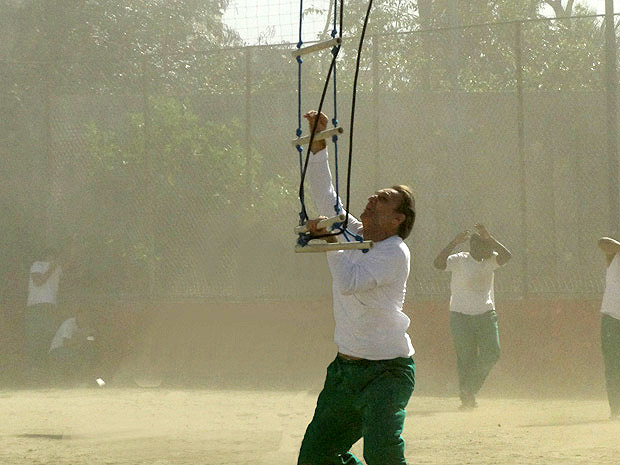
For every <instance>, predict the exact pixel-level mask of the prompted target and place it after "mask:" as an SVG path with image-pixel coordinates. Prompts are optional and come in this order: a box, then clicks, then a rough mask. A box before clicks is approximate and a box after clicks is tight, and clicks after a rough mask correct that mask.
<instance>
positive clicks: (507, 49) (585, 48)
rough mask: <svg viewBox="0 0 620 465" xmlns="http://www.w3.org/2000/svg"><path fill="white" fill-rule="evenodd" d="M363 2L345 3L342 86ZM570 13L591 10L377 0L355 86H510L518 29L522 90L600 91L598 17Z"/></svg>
mask: <svg viewBox="0 0 620 465" xmlns="http://www.w3.org/2000/svg"><path fill="white" fill-rule="evenodd" d="M545 4H548V5H550V6H552V7H553V8H554V11H556V12H557V14H558V17H559V19H556V20H548V19H544V18H542V16H541V13H540V12H541V8H542V6H544V5H545ZM367 5H368V2H366V1H362V0H357V1H353V2H348V3H345V34H344V35H345V37H348V38H350V40H348V41H347V42H346V44H345V46H344V47H343V51H341V56H340V63H339V67H340V68H341V69H342V72H341V76H344V77H341V82H342V84H343V89H345V88H346V87H347V84H349V85H350V83H351V82H350V81H351V76H352V75H353V71H354V63H355V54H356V52H357V41H358V35H359V33H360V31H361V25H362V21H363V18H364V16H365V14H366V7H367ZM569 14H574V15H582V16H584V15H591V14H592V11H590V10H588V9H587V8H586V7H583V6H579V5H575V4H574V2H571V1H569V2H564V3H562V2H559V1H543V0H511V1H507V0H494V1H492V0H487V1H477V2H471V1H462V0H417V1H416V0H384V1H376V2H374V4H373V9H372V11H371V15H370V22H369V26H368V30H367V41H366V44H365V45H364V47H365V48H364V50H363V59H362V68H361V75H360V86H359V88H360V89H361V90H364V89H367V88H370V87H372V83H375V84H377V83H378V85H380V86H381V87H380V90H386V91H398V90H411V91H420V90H426V91H429V90H434V91H441V90H451V89H454V90H459V91H468V92H482V91H498V90H514V89H515V82H516V81H515V67H516V60H517V51H516V47H517V44H518V42H517V34H521V37H520V44H521V50H520V52H521V57H522V65H523V71H524V81H525V83H526V87H529V88H535V89H549V90H552V89H553V90H559V89H563V90H566V89H595V88H598V87H599V86H600V84H599V83H600V79H599V72H600V67H601V50H602V49H601V42H602V36H601V27H602V22H601V21H600V20H599V19H596V18H577V19H568V18H566V16H567V15H569ZM518 22H520V23H521V29H520V30H519V29H517V27H518V26H517V23H518ZM373 66H376V67H377V69H376V70H373ZM347 77H348V80H347Z"/></svg>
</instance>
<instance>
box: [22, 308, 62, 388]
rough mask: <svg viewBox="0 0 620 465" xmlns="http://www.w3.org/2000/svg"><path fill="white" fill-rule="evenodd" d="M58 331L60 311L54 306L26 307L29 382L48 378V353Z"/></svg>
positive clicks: (26, 346) (25, 322) (25, 326)
mask: <svg viewBox="0 0 620 465" xmlns="http://www.w3.org/2000/svg"><path fill="white" fill-rule="evenodd" d="M57 329H58V311H57V309H56V306H55V305H52V304H37V305H32V306H30V307H26V313H25V315H24V331H25V339H26V341H25V342H26V344H25V349H26V358H27V362H28V374H27V376H28V378H29V381H35V382H38V381H42V380H46V379H47V377H48V369H49V364H48V359H49V355H48V352H49V350H50V344H51V343H52V339H53V338H54V335H55V334H56V330H57Z"/></svg>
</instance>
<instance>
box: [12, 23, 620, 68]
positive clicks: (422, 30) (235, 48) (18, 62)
mask: <svg viewBox="0 0 620 465" xmlns="http://www.w3.org/2000/svg"><path fill="white" fill-rule="evenodd" d="M606 16H607V15H606V14H605V13H602V14H594V15H575V16H563V17H560V18H557V17H556V18H547V17H538V18H525V19H514V20H510V21H497V22H487V23H476V24H466V25H462V26H445V27H439V28H420V29H414V30H409V31H399V32H382V33H375V34H368V35H369V37H371V38H372V37H393V36H400V35H403V36H405V35H412V34H430V33H436V32H449V31H457V30H467V29H475V28H483V27H494V26H508V25H511V24H527V23H534V22H544V21H548V22H551V21H568V20H573V19H594V18H605V17H606ZM613 16H614V17H619V16H620V12H619V13H614V15H613ZM318 42H320V40H310V41H307V42H305V43H306V44H315V43H318ZM296 46H297V44H296V43H293V42H281V43H277V44H255V45H247V44H245V45H236V46H228V47H214V48H211V49H197V50H191V51H184V52H175V53H168V54H166V55H162V54H158V53H148V52H141V53H140V55H137V56H136V58H138V57H140V58H142V59H146V58H148V57H163V58H169V57H182V56H189V55H194V54H196V55H209V54H214V53H224V52H234V51H246V50H248V51H249V50H262V49H270V48H292V47H296ZM91 62H92V63H98V62H100V58H97V59H94V58H93V59H92V60H40V61H32V60H15V59H8V58H0V64H4V65H50V64H62V63H91Z"/></svg>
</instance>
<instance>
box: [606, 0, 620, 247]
mask: <svg viewBox="0 0 620 465" xmlns="http://www.w3.org/2000/svg"><path fill="white" fill-rule="evenodd" d="M616 66H617V51H616V31H615V27H614V2H613V0H605V97H606V98H605V100H606V102H607V118H606V123H607V159H608V164H609V227H610V233H611V234H616V235H617V234H620V230H619V227H620V218H619V215H620V211H619V209H620V198H619V194H620V193H619V191H618V73H617V70H616Z"/></svg>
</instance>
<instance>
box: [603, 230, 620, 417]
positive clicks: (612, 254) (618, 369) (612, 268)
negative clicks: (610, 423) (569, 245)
mask: <svg viewBox="0 0 620 465" xmlns="http://www.w3.org/2000/svg"><path fill="white" fill-rule="evenodd" d="M598 246H599V247H600V249H601V250H602V251H603V253H604V254H605V258H606V259H607V273H606V276H605V293H604V294H603V301H602V303H601V313H602V316H601V349H602V351H603V362H604V364H605V387H606V388H607V399H608V401H609V409H610V417H611V418H612V419H620V258H619V257H618V254H619V253H620V242H618V241H617V240H615V239H612V238H611V237H602V238H600V239H599V241H598Z"/></svg>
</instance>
